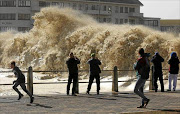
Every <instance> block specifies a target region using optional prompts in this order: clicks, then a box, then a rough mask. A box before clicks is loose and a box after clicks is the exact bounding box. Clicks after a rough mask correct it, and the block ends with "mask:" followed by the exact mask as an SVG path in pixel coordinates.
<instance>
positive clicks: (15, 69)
mask: <svg viewBox="0 0 180 114" xmlns="http://www.w3.org/2000/svg"><path fill="white" fill-rule="evenodd" d="M11 68H12V69H13V72H14V74H15V76H16V77H17V80H15V81H13V84H14V85H13V89H14V90H15V91H16V92H17V93H18V94H19V98H18V100H20V99H21V98H22V97H23V96H24V95H23V94H22V93H21V92H20V91H19V90H18V89H17V86H19V85H20V86H21V88H22V89H23V90H24V92H26V93H27V94H28V95H29V97H30V103H33V101H34V97H32V94H31V93H30V92H29V91H28V90H27V89H26V85H25V76H24V74H23V73H22V72H21V70H20V69H19V68H18V67H17V66H16V63H15V62H14V61H13V62H11Z"/></svg>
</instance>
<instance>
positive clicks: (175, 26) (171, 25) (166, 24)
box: [160, 20, 180, 34]
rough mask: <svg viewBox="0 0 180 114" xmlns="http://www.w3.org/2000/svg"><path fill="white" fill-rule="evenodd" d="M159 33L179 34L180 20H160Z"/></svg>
mask: <svg viewBox="0 0 180 114" xmlns="http://www.w3.org/2000/svg"><path fill="white" fill-rule="evenodd" d="M160 24H161V31H165V32H173V33H175V34H179V33H180V20H160Z"/></svg>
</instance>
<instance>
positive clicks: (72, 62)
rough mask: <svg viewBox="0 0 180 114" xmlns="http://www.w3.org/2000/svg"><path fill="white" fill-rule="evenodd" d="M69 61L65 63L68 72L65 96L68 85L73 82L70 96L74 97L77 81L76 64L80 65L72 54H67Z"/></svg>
mask: <svg viewBox="0 0 180 114" xmlns="http://www.w3.org/2000/svg"><path fill="white" fill-rule="evenodd" d="M69 57H70V58H69V59H68V60H67V61H66V64H67V67H68V70H69V77H68V84H67V95H69V90H70V85H71V83H72V80H73V87H72V95H73V96H76V93H75V90H76V85H77V80H78V66H77V65H78V64H80V60H79V59H78V58H77V57H75V56H74V54H73V53H70V54H69Z"/></svg>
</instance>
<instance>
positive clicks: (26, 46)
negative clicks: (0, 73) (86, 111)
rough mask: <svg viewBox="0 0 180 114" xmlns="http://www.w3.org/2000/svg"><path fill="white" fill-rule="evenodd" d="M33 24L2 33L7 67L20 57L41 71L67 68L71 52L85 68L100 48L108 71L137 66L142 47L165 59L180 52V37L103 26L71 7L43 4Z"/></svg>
mask: <svg viewBox="0 0 180 114" xmlns="http://www.w3.org/2000/svg"><path fill="white" fill-rule="evenodd" d="M33 19H34V20H35V22H34V27H33V28H32V30H31V31H29V32H27V33H13V32H5V33H0V53H1V54H0V63H1V65H2V66H4V67H8V65H9V62H10V61H12V60H15V61H17V62H18V64H19V65H20V66H21V67H24V68H27V67H28V66H32V67H33V68H34V69H36V70H65V69H66V65H65V61H66V60H67V57H68V54H69V53H70V52H74V53H75V55H76V56H77V57H78V58H80V60H81V65H80V68H81V69H87V68H88V65H87V64H86V61H87V60H88V59H89V57H90V53H91V52H95V53H96V54H97V56H98V58H99V59H100V60H101V61H102V63H103V64H102V66H101V67H102V68H103V69H112V68H113V67H114V66H118V68H119V69H132V66H133V63H134V62H135V61H136V59H137V57H138V54H137V52H138V49H139V48H141V47H143V48H144V49H145V51H146V52H149V53H151V54H154V52H156V51H158V52H159V53H160V54H161V55H162V56H163V57H164V58H165V61H166V62H164V64H163V66H164V67H167V60H168V59H169V55H170V53H171V51H176V52H177V53H178V55H180V37H175V36H174V35H172V34H169V33H162V32H160V31H156V30H153V29H150V28H147V27H144V26H130V25H114V24H100V23H98V22H96V21H95V20H93V18H92V17H90V16H87V15H84V14H82V13H81V12H78V11H74V10H72V9H58V8H56V7H49V8H43V9H41V11H40V12H39V13H36V14H35V16H33Z"/></svg>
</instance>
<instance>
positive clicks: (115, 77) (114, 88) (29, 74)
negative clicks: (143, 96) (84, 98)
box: [0, 66, 168, 94]
mask: <svg viewBox="0 0 180 114" xmlns="http://www.w3.org/2000/svg"><path fill="white" fill-rule="evenodd" d="M163 70H165V71H167V70H168V69H163ZM102 71H106V72H107V71H108V72H112V81H101V83H112V91H113V92H118V82H128V81H119V80H118V75H119V73H122V72H134V70H118V68H117V66H115V67H114V69H113V70H102ZM9 72H12V71H0V73H9ZM22 72H25V73H27V89H28V90H29V91H30V92H31V93H32V94H33V84H66V83H67V81H66V82H43V83H42V82H41V83H33V73H40V72H43V73H64V72H66V73H67V72H68V71H62V70H61V71H60V70H56V71H33V69H32V67H29V68H28V71H22ZM79 72H88V70H79ZM118 72H119V73H118ZM133 74H134V73H133ZM134 75H135V74H134ZM133 80H134V79H133ZM164 80H167V79H164ZM148 81H150V83H149V90H153V89H154V87H153V67H152V68H151V75H150V78H149V80H148ZM129 82H131V81H129ZM79 83H88V82H85V81H81V82H79V81H78V84H77V90H76V92H77V93H79ZM0 85H13V84H0Z"/></svg>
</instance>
